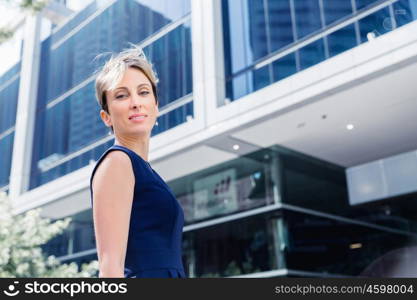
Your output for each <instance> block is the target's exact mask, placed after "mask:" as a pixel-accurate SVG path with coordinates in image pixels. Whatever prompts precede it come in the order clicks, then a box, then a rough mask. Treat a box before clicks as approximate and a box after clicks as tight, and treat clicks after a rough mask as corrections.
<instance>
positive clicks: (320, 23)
mask: <svg viewBox="0 0 417 300" xmlns="http://www.w3.org/2000/svg"><path fill="white" fill-rule="evenodd" d="M380 2H382V1H380ZM353 3H355V4H356V7H357V8H358V9H360V10H361V12H365V11H366V9H370V8H372V7H374V4H376V3H379V2H377V0H372V1H371V0H356V2H353V1H348V0H347V1H333V0H309V1H305V0H291V1H290V0H252V1H249V0H239V1H234V0H223V1H222V10H223V26H224V30H223V38H224V49H225V78H226V82H225V85H226V87H225V89H226V98H227V99H229V100H230V101H234V100H236V99H238V98H241V97H243V96H245V95H248V94H250V93H252V92H254V91H257V90H259V89H260V88H263V87H265V86H268V85H269V84H271V83H273V82H276V81H277V80H281V79H284V78H286V77H288V76H290V75H292V74H294V73H296V72H298V71H300V70H304V69H306V68H309V67H311V66H313V65H315V64H317V63H319V62H321V61H323V60H325V59H327V58H329V57H332V56H335V55H337V54H339V53H342V52H344V51H346V50H349V49H352V48H353V47H355V46H357V41H359V40H360V41H361V42H366V41H367V40H368V34H369V33H373V35H375V36H376V37H377V36H379V35H382V34H384V33H386V32H389V31H391V30H393V29H395V22H393V20H394V19H393V18H392V17H391V15H390V7H389V6H386V7H385V8H382V9H380V10H378V11H376V12H373V13H372V14H371V15H368V16H366V17H364V18H362V19H361V20H359V21H358V23H359V32H358V30H357V29H356V28H355V25H354V24H355V23H354V20H353V13H354V12H356V11H354V7H355V6H353ZM386 3H387V4H391V3H390V1H386ZM391 5H392V6H393V11H394V17H395V20H396V21H397V26H402V25H404V24H406V23H409V22H410V21H412V20H414V19H416V18H417V13H416V12H417V4H414V2H413V1H410V0H400V1H398V2H397V1H395V2H394V3H393V4H391ZM342 20H343V21H350V22H351V24H350V25H347V26H345V27H344V28H342V29H338V30H337V31H336V32H333V33H331V34H329V35H328V36H326V37H324V38H323V39H320V40H318V41H314V42H311V43H310V44H308V45H305V46H304V47H303V48H301V49H299V50H294V53H290V54H288V55H287V56H286V57H285V58H278V57H280V56H279V53H280V52H282V51H286V50H287V49H288V48H290V49H291V47H292V46H294V45H295V42H297V40H300V39H305V38H307V37H312V36H313V35H314V34H315V33H317V34H319V33H321V32H323V30H325V29H326V27H330V26H333V25H334V24H335V23H337V22H341V21H342ZM293 22H295V23H293ZM358 33H360V36H357V34H358ZM324 41H326V43H325V42H324ZM294 54H295V56H294ZM271 57H272V58H273V59H274V58H276V61H272V62H271V63H270V64H269V65H267V66H263V67H262V68H258V67H257V66H258V65H259V63H262V60H265V59H271ZM226 103H227V101H226Z"/></svg>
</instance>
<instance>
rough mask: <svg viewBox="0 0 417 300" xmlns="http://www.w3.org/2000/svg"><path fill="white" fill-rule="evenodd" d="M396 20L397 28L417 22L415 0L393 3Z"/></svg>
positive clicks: (416, 4) (400, 0)
mask: <svg viewBox="0 0 417 300" xmlns="http://www.w3.org/2000/svg"><path fill="white" fill-rule="evenodd" d="M393 9H394V18H395V21H396V23H397V26H398V27H400V26H403V25H405V24H408V23H410V22H412V21H414V20H417V2H416V1H414V0H399V1H397V2H394V3H393Z"/></svg>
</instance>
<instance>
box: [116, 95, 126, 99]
mask: <svg viewBox="0 0 417 300" xmlns="http://www.w3.org/2000/svg"><path fill="white" fill-rule="evenodd" d="M125 96H126V95H125V94H121V95H117V96H116V99H121V98H124V97H125Z"/></svg>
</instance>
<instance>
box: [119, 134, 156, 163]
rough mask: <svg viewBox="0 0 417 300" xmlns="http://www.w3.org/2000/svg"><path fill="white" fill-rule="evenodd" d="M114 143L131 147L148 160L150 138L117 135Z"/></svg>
mask: <svg viewBox="0 0 417 300" xmlns="http://www.w3.org/2000/svg"><path fill="white" fill-rule="evenodd" d="M114 144H115V145H119V146H123V147H126V148H129V149H130V150H132V151H133V152H135V153H136V154H137V155H139V156H140V157H142V158H143V159H144V160H146V161H148V153H149V138H145V139H143V140H138V138H137V137H135V138H134V139H133V138H128V137H124V138H123V137H116V138H115V141H114Z"/></svg>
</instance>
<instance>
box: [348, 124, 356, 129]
mask: <svg viewBox="0 0 417 300" xmlns="http://www.w3.org/2000/svg"><path fill="white" fill-rule="evenodd" d="M353 128H355V126H353V124H347V125H346V129H347V130H352V129H353Z"/></svg>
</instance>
